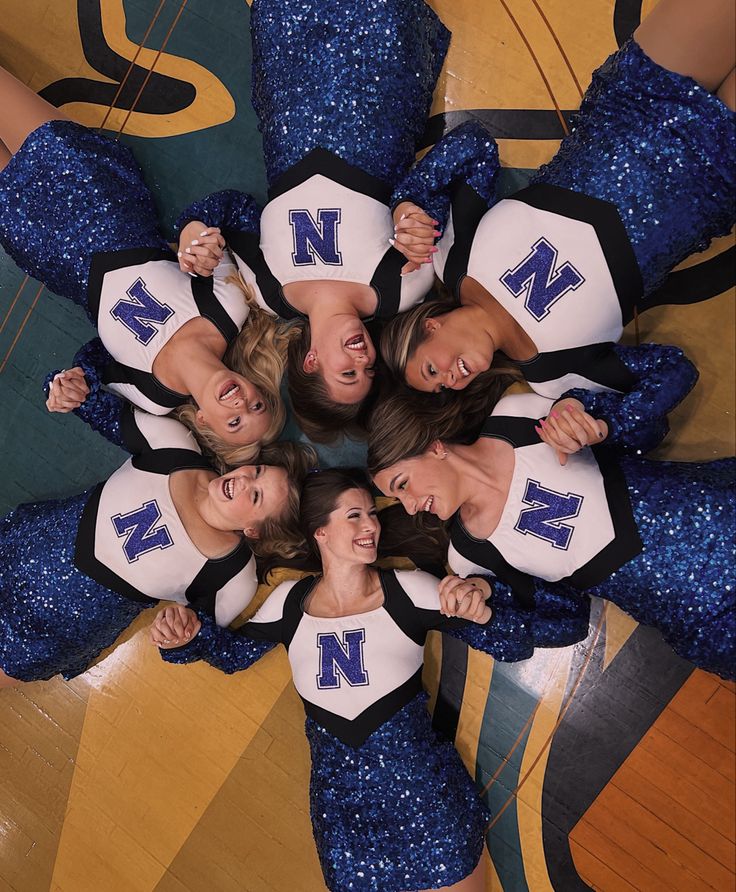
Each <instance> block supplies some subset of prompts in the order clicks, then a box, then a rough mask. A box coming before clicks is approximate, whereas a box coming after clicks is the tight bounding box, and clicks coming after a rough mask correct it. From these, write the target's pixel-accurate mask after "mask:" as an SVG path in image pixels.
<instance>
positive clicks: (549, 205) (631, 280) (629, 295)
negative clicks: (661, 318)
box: [508, 183, 644, 325]
mask: <svg viewBox="0 0 736 892" xmlns="http://www.w3.org/2000/svg"><path fill="white" fill-rule="evenodd" d="M508 200H510V201H521V202H523V203H524V204H528V205H530V206H531V207H535V208H538V209H539V210H541V211H550V212H551V213H553V214H558V215H559V216H562V217H569V218H570V219H571V220H580V221H582V222H583V223H589V224H590V225H591V226H592V227H593V228H594V229H595V234H596V236H597V238H598V243H599V244H600V247H601V250H602V251H603V255H604V257H605V258H606V264H607V266H608V271H609V273H610V274H611V278H612V279H613V285H614V288H615V289H616V295H617V296H618V302H619V304H620V306H621V316H622V317H623V324H624V325H626V324H627V323H628V322H630V321H631V320H632V319H633V317H634V308H635V305H636V303H637V302H638V301H639V300H640V299H641V296H642V294H643V293H644V284H643V282H642V278H641V272H640V270H639V264H638V263H637V260H636V254H634V249H633V248H632V247H631V242H630V241H629V237H628V235H627V234H626V229H625V228H624V225H623V223H622V222H621V217H620V216H619V212H618V209H617V208H616V206H615V205H614V204H612V203H611V202H609V201H602V200H601V199H600V198H591V197H590V196H589V195H584V194H583V193H582V192H572V191H571V190H570V189H563V188H562V187H561V186H553V185H552V184H551V183H537V184H535V185H533V186H527V188H526V189H522V190H521V191H520V192H515V193H514V194H513V195H509V196H508Z"/></svg>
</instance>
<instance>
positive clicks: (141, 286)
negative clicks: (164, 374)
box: [89, 248, 248, 415]
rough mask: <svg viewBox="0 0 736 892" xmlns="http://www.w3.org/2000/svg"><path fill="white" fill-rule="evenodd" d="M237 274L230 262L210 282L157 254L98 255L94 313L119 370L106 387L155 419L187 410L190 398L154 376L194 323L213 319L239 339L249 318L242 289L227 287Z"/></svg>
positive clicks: (109, 371) (111, 371)
mask: <svg viewBox="0 0 736 892" xmlns="http://www.w3.org/2000/svg"><path fill="white" fill-rule="evenodd" d="M236 273H237V270H236V267H235V265H234V264H233V263H232V261H231V260H229V259H228V258H227V255H226V257H225V258H223V261H222V262H221V263H220V264H219V266H218V267H217V268H216V270H215V272H214V275H212V276H210V277H206V278H203V277H192V276H189V275H188V274H187V273H184V272H182V271H181V270H180V269H179V264H178V263H177V262H176V257H175V256H174V255H173V254H172V253H171V252H167V251H160V250H157V249H155V248H140V249H139V248H133V249H130V250H126V251H113V252H110V253H106V254H96V255H95V256H94V257H93V260H92V267H91V271H90V284H89V306H90V310H91V312H92V313H93V315H95V316H96V318H97V329H98V331H99V333H100V339H101V340H102V343H103V344H104V345H105V348H106V349H107V351H108V352H109V353H110V355H111V356H112V357H113V360H114V362H113V363H112V364H110V365H109V366H108V367H107V368H106V369H105V372H104V383H105V385H106V386H107V387H108V388H109V389H110V390H112V391H114V392H115V393H118V394H120V395H121V396H123V397H125V398H126V399H128V400H130V402H132V403H133V404H135V405H136V406H140V407H141V408H142V409H145V410H146V411H148V412H151V413H152V414H154V415H165V414H167V413H168V412H170V411H171V410H172V409H173V408H175V407H176V406H180V405H181V404H182V403H184V402H186V401H187V399H188V396H187V395H186V394H180V393H176V392H174V391H172V390H170V389H169V388H167V387H165V386H164V385H163V384H161V382H160V381H158V380H157V379H156V378H155V376H154V374H153V363H154V360H155V359H156V357H157V356H158V354H159V352H160V350H161V349H162V348H163V346H164V345H165V344H166V343H167V342H168V341H169V340H170V339H171V337H172V336H173V335H174V334H175V333H176V332H177V331H178V330H179V329H180V328H181V327H182V326H183V325H184V324H185V323H187V322H189V321H190V320H191V319H195V318H197V317H198V316H202V317H203V318H205V319H209V321H210V322H212V323H213V324H214V325H215V327H216V328H217V329H218V331H219V332H220V333H221V334H222V336H223V337H224V338H225V340H226V341H227V342H228V343H230V342H231V341H232V340H234V339H235V337H236V336H237V334H238V332H239V331H240V329H241V328H242V327H243V324H244V322H245V320H246V319H247V317H248V305H247V303H246V301H245V297H244V295H243V292H242V290H241V288H240V287H239V286H238V285H237V284H235V283H234V282H227V281H226V279H227V277H228V276H232V275H235V274H236Z"/></svg>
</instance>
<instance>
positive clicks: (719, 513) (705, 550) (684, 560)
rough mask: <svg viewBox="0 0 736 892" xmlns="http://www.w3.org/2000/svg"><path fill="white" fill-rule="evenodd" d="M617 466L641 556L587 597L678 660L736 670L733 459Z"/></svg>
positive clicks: (729, 672) (730, 673) (726, 673)
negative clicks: (638, 626) (622, 616)
mask: <svg viewBox="0 0 736 892" xmlns="http://www.w3.org/2000/svg"><path fill="white" fill-rule="evenodd" d="M621 467H622V469H623V471H624V474H625V476H626V481H627V485H628V489H629V495H630V498H631V504H632V509H633V512H634V517H635V519H636V524H637V526H638V528H639V535H640V536H641V538H642V540H643V542H644V551H643V552H642V554H641V555H639V557H637V558H635V559H634V560H633V561H629V562H628V563H627V564H624V566H623V567H621V568H620V569H619V570H617V571H616V572H615V573H613V574H612V575H611V576H610V577H609V578H608V579H607V580H606V581H605V582H604V583H603V584H602V585H599V586H596V587H595V588H594V589H590V590H589V592H588V594H591V595H598V596H599V597H601V598H606V599H608V600H609V601H613V602H614V603H615V604H617V605H618V606H619V607H620V608H621V609H622V610H625V611H626V612H627V613H629V614H630V615H631V616H633V617H634V619H636V620H638V621H639V622H640V623H644V624H646V625H650V626H656V627H657V628H658V629H659V630H660V632H661V633H662V635H663V636H664V638H665V640H666V641H667V642H668V643H669V644H670V645H671V647H672V648H673V649H674V650H675V651H677V653H678V654H680V656H682V657H684V658H685V659H687V660H690V661H691V662H693V663H695V664H696V665H697V666H699V667H700V668H702V669H707V670H708V671H710V672H716V673H718V674H719V675H721V676H723V677H724V678H733V677H734V674H735V670H736V579H735V576H734V568H735V567H736V547H735V544H734V524H735V521H736V459H733V458H729V459H722V460H719V461H713V462H703V463H697V462H665V461H647V460H645V459H636V458H633V457H631V458H630V457H623V458H622V459H621Z"/></svg>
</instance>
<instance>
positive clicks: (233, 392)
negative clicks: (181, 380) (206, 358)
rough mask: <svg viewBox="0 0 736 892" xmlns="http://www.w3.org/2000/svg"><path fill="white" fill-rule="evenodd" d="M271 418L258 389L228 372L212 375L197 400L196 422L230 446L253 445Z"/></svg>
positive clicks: (221, 371) (220, 371)
mask: <svg viewBox="0 0 736 892" xmlns="http://www.w3.org/2000/svg"><path fill="white" fill-rule="evenodd" d="M271 419H272V415H271V410H270V409H269V408H268V406H267V405H266V403H265V400H264V399H263V396H262V395H261V392H260V390H258V388H257V387H255V386H254V385H253V384H251V382H250V381H248V380H247V378H244V377H243V376H242V375H238V374H237V373H236V372H231V371H230V370H229V369H225V368H223V369H222V370H219V371H217V372H216V373H215V374H214V375H212V376H211V378H210V379H209V381H208V382H207V384H206V386H205V387H204V388H203V391H202V394H201V395H200V398H199V410H198V411H197V421H198V422H199V423H200V424H203V425H206V426H207V427H208V428H210V430H211V431H213V433H215V434H217V436H218V437H220V438H221V439H222V440H224V442H225V443H227V444H228V445H231V446H245V445H248V444H250V443H257V442H258V441H259V440H261V438H262V437H263V436H264V434H265V433H266V431H267V430H268V428H269V425H270V424H271Z"/></svg>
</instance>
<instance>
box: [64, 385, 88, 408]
mask: <svg viewBox="0 0 736 892" xmlns="http://www.w3.org/2000/svg"><path fill="white" fill-rule="evenodd" d="M60 385H61V386H60V390H61V395H62V396H63V397H64V398H66V399H73V400H77V401H78V402H80V403H83V402H84V401H85V400H86V399H87V395H88V394H89V387H87V385H86V384H80V383H79V381H78V380H77V381H74V380H71V381H61V382H60Z"/></svg>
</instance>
